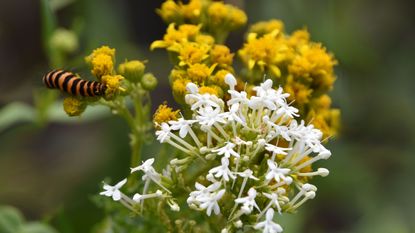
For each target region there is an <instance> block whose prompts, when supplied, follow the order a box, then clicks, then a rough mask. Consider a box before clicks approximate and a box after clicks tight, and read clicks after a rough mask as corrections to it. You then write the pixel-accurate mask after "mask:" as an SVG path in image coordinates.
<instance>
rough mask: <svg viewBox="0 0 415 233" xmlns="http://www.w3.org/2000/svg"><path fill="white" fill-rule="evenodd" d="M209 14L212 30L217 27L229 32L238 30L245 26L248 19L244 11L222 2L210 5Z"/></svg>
mask: <svg viewBox="0 0 415 233" xmlns="http://www.w3.org/2000/svg"><path fill="white" fill-rule="evenodd" d="M207 14H208V17H209V22H210V26H211V27H212V30H215V27H218V26H219V27H222V28H227V29H228V30H234V29H237V28H239V27H241V26H243V25H245V23H246V21H247V17H246V14H245V12H243V11H242V10H240V9H238V8H236V7H234V6H232V5H228V4H224V3H222V2H213V3H212V4H210V6H209V8H208V10H207Z"/></svg>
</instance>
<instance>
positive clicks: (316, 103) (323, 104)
mask: <svg viewBox="0 0 415 233" xmlns="http://www.w3.org/2000/svg"><path fill="white" fill-rule="evenodd" d="M330 106H331V98H330V96H328V95H326V94H324V95H321V96H319V97H317V98H314V99H313V100H312V101H311V107H312V108H313V109H329V108H330Z"/></svg>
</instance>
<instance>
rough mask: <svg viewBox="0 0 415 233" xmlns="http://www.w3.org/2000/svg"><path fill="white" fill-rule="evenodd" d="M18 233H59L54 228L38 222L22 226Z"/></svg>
mask: <svg viewBox="0 0 415 233" xmlns="http://www.w3.org/2000/svg"><path fill="white" fill-rule="evenodd" d="M15 232H16V233H57V231H56V230H55V229H53V228H52V227H50V226H48V225H46V224H43V223H38V222H33V223H28V224H26V225H24V226H22V227H21V228H20V229H19V231H15Z"/></svg>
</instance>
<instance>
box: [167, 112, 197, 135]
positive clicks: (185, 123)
mask: <svg viewBox="0 0 415 233" xmlns="http://www.w3.org/2000/svg"><path fill="white" fill-rule="evenodd" d="M195 122H197V121H196V120H185V119H184V118H183V117H182V118H179V119H178V120H177V121H169V124H170V125H171V129H172V130H180V131H179V136H180V137H181V138H184V137H186V135H187V133H188V132H189V131H190V130H192V129H191V127H190V126H191V125H192V124H193V123H195Z"/></svg>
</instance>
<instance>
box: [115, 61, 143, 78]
mask: <svg viewBox="0 0 415 233" xmlns="http://www.w3.org/2000/svg"><path fill="white" fill-rule="evenodd" d="M144 69H145V65H144V64H143V63H142V62H141V61H138V60H133V61H127V62H124V63H122V64H120V65H119V66H118V72H119V73H120V74H121V75H122V76H124V77H125V78H126V79H127V80H128V81H130V82H133V83H137V82H139V81H140V80H141V78H142V77H143V74H144Z"/></svg>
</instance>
